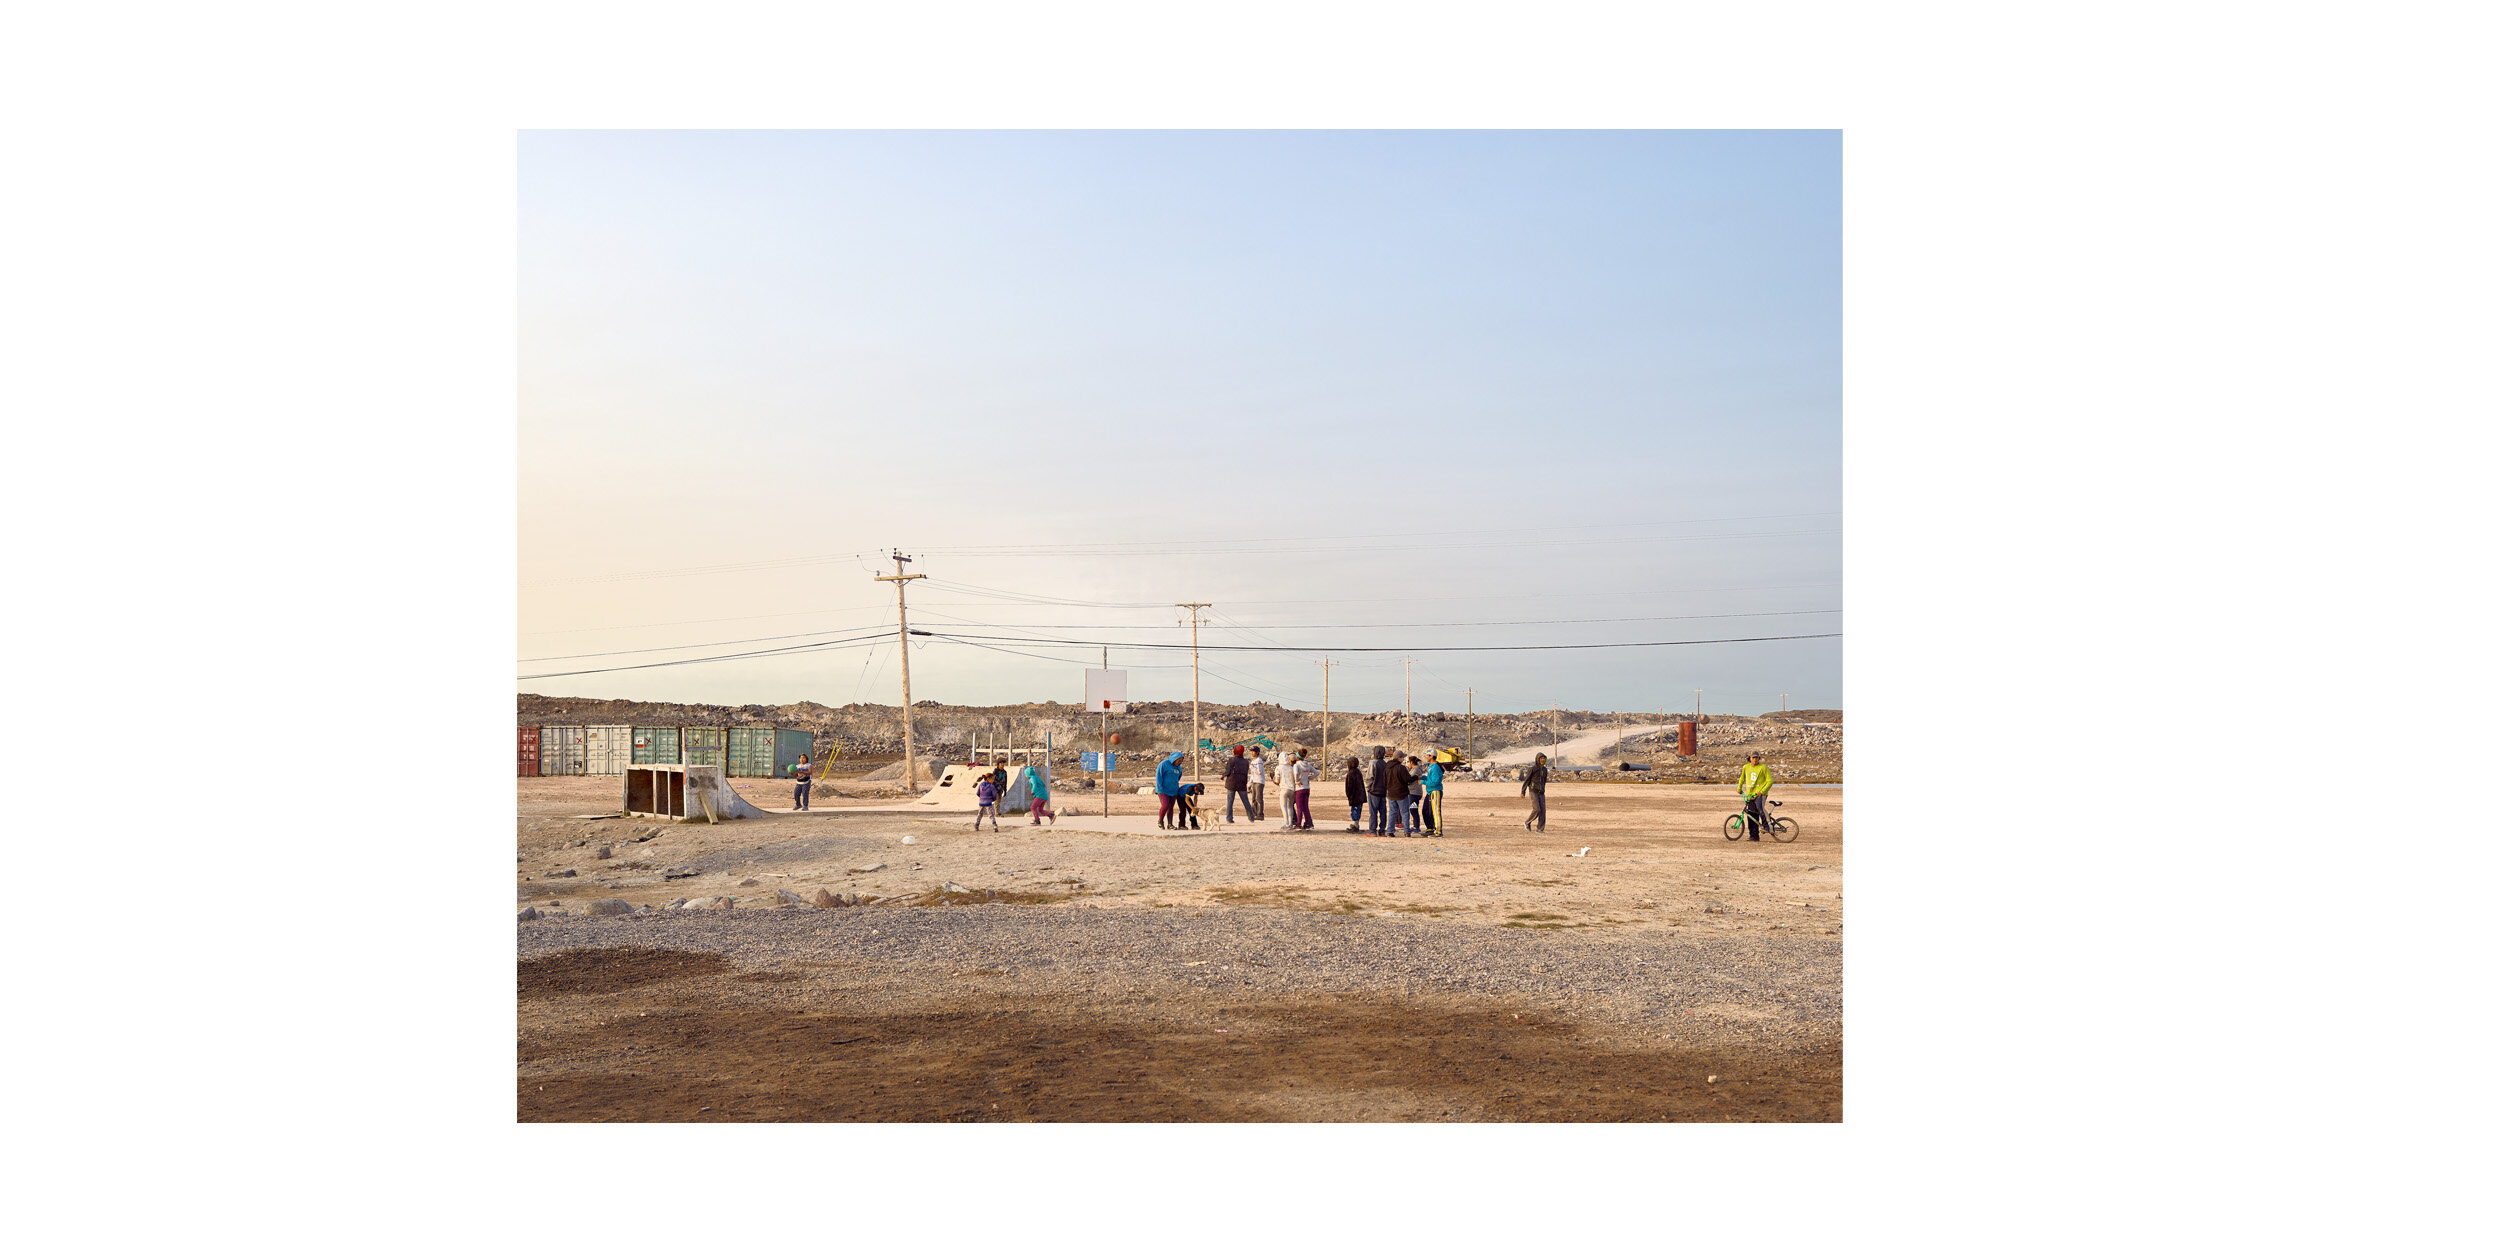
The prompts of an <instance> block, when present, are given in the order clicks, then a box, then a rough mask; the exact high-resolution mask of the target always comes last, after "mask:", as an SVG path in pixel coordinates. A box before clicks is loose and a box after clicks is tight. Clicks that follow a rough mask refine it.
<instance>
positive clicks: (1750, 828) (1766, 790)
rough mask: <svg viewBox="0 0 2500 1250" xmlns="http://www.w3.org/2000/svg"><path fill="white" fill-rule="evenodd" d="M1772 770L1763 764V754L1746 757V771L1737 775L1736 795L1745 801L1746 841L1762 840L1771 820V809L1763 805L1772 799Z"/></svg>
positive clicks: (1756, 753) (1758, 752)
mask: <svg viewBox="0 0 2500 1250" xmlns="http://www.w3.org/2000/svg"><path fill="white" fill-rule="evenodd" d="M1771 780H1772V778H1771V770H1770V769H1769V768H1768V767H1766V766H1764V764H1763V763H1762V752H1760V751H1756V752H1754V753H1753V754H1752V755H1750V756H1748V757H1746V760H1745V771H1743V772H1741V773H1738V774H1737V775H1736V793H1738V794H1739V795H1742V796H1743V797H1744V800H1745V840H1746V841H1748V842H1759V841H1761V840H1762V826H1763V824H1764V822H1766V821H1768V820H1770V819H1771V809H1770V808H1769V807H1768V806H1766V805H1765V804H1764V803H1763V800H1764V799H1767V798H1769V797H1771Z"/></svg>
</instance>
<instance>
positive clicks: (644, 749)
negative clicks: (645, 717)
mask: <svg viewBox="0 0 2500 1250" xmlns="http://www.w3.org/2000/svg"><path fill="white" fill-rule="evenodd" d="M634 762H635V763H637V764H681V763H684V762H685V761H683V760H680V759H678V758H677V726H675V725H636V726H634Z"/></svg>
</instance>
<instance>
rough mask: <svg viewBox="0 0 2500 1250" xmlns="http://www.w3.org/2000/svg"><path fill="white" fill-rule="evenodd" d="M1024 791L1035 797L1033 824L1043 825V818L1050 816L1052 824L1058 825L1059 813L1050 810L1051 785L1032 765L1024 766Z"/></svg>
mask: <svg viewBox="0 0 2500 1250" xmlns="http://www.w3.org/2000/svg"><path fill="white" fill-rule="evenodd" d="M1024 789H1025V792H1026V793H1028V794H1031V795H1032V796H1033V823H1034V824H1037V825H1038V824H1040V823H1042V817H1044V816H1048V817H1050V823H1052V824H1054V825H1055V824H1058V823H1059V813H1057V812H1054V811H1052V810H1050V783H1049V782H1048V781H1046V780H1044V779H1043V778H1042V772H1041V770H1040V769H1038V768H1035V767H1033V766H1032V765H1031V764H1027V765H1025V766H1024Z"/></svg>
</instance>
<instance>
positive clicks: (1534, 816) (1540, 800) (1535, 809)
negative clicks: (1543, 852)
mask: <svg viewBox="0 0 2500 1250" xmlns="http://www.w3.org/2000/svg"><path fill="white" fill-rule="evenodd" d="M1519 792H1520V793H1521V794H1524V795H1527V796H1528V819H1527V820H1526V822H1524V823H1525V824H1526V825H1527V827H1528V828H1530V829H1534V830H1536V831H1537V832H1538V833H1543V832H1545V753H1544V752H1543V751H1539V752H1537V755H1536V763H1535V764H1534V765H1533V766H1531V767H1529V768H1527V769H1524V770H1522V771H1521V772H1520V774H1519Z"/></svg>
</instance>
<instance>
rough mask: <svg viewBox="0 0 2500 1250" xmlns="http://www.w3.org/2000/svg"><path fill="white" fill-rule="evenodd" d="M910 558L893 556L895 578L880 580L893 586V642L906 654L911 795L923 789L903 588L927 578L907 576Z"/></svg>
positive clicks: (906, 774)
mask: <svg viewBox="0 0 2500 1250" xmlns="http://www.w3.org/2000/svg"><path fill="white" fill-rule="evenodd" d="M909 563H911V557H910V556H907V555H904V554H903V553H902V551H901V550H899V549H898V550H896V551H895V553H894V576H892V577H885V576H879V577H878V578H877V580H878V581H881V582H892V583H894V640H895V646H896V649H898V650H900V651H901V652H902V653H903V789H904V790H905V791H910V790H914V789H917V788H918V787H919V785H920V770H919V768H918V765H917V757H916V756H915V754H914V752H913V748H912V733H911V618H910V615H909V613H907V612H906V611H905V610H904V606H903V585H904V583H906V582H916V581H919V580H920V579H921V578H924V577H927V576H928V574H926V573H905V572H904V571H903V566H904V565H906V564H909Z"/></svg>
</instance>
